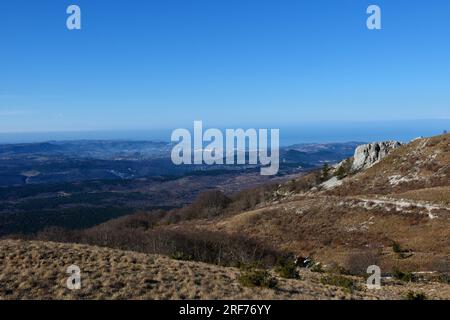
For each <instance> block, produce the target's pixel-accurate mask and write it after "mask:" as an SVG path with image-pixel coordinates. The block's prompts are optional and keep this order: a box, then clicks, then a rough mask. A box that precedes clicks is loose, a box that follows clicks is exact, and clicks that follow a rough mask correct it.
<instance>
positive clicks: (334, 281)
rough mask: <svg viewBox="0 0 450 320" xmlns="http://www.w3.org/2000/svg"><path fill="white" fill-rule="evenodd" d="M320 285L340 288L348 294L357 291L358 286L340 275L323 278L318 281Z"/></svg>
mask: <svg viewBox="0 0 450 320" xmlns="http://www.w3.org/2000/svg"><path fill="white" fill-rule="evenodd" d="M320 283H322V284H324V285H330V286H335V287H342V288H344V289H345V290H347V291H349V292H353V291H354V290H357V289H358V286H357V285H356V283H355V282H354V281H353V280H352V279H349V278H347V277H344V276H340V275H328V276H324V277H322V278H321V279H320Z"/></svg>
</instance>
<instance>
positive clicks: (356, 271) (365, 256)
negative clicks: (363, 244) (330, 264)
mask: <svg viewBox="0 0 450 320" xmlns="http://www.w3.org/2000/svg"><path fill="white" fill-rule="evenodd" d="M380 255H381V252H380V250H379V249H375V250H364V251H358V252H354V253H352V254H350V255H349V256H348V257H347V259H346V261H345V263H344V267H345V269H346V270H348V273H349V274H352V275H358V276H366V275H367V268H368V267H369V266H371V265H379V263H380Z"/></svg>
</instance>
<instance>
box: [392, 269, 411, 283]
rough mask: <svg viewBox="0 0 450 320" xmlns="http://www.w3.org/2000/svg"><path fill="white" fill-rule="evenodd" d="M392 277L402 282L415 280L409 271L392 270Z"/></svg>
mask: <svg viewBox="0 0 450 320" xmlns="http://www.w3.org/2000/svg"><path fill="white" fill-rule="evenodd" d="M392 276H393V277H394V278H396V279H398V280H400V281H404V282H413V281H414V280H415V277H414V274H413V273H412V272H409V271H401V270H394V272H393V273H392Z"/></svg>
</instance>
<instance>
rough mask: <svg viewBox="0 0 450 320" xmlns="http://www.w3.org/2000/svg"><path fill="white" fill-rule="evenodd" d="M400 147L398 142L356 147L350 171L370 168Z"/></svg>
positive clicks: (375, 143)
mask: <svg viewBox="0 0 450 320" xmlns="http://www.w3.org/2000/svg"><path fill="white" fill-rule="evenodd" d="M401 145H402V144H401V143H400V142H398V141H385V142H374V143H369V144H364V145H361V146H359V147H357V148H356V150H355V155H354V157H353V158H354V159H353V164H352V168H351V169H352V171H360V170H364V169H367V168H370V167H371V166H373V165H374V164H375V163H377V162H378V161H380V160H381V159H383V158H384V157H386V156H387V155H388V154H389V153H390V152H391V151H392V150H395V149H397V148H398V147H400V146H401Z"/></svg>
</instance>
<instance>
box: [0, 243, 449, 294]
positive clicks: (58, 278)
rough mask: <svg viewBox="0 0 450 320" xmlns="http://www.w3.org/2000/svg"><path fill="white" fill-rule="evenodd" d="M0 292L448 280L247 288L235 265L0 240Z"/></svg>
mask: <svg viewBox="0 0 450 320" xmlns="http://www.w3.org/2000/svg"><path fill="white" fill-rule="evenodd" d="M71 264H76V265H78V266H79V267H80V268H81V270H82V288H81V289H80V290H77V291H71V290H69V289H67V288H66V279H67V275H66V274H65V270H66V268H67V267H68V266H69V265H71ZM0 270H1V271H0V299H403V298H404V297H405V296H406V294H407V292H409V291H411V290H415V291H420V292H425V293H426V294H427V296H428V297H430V298H433V299H445V298H447V299H448V298H450V290H449V286H448V285H443V284H433V285H431V284H427V285H418V284H414V285H413V284H403V285H396V284H395V283H390V284H386V285H385V286H384V287H383V289H381V290H375V291H370V290H368V289H365V288H364V286H363V285H362V280H361V279H356V278H352V280H353V281H355V282H358V281H359V283H358V286H359V287H360V288H359V289H358V290H356V291H354V292H349V291H348V290H346V289H345V288H342V287H339V286H333V285H327V284H322V283H321V282H323V279H322V278H323V276H322V275H321V274H318V273H312V272H309V271H303V272H301V280H288V279H278V285H277V288H276V289H263V288H247V287H242V286H241V285H240V284H239V282H238V277H239V274H240V271H239V270H238V269H235V268H224V267H218V266H213V265H208V264H203V263H195V262H183V261H175V260H171V259H169V258H166V257H163V256H158V255H145V254H138V253H134V252H128V251H120V250H112V249H106V248H99V247H93V246H85V245H76V244H58V243H52V242H36V241H34V242H27V241H12V240H4V241H0Z"/></svg>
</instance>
